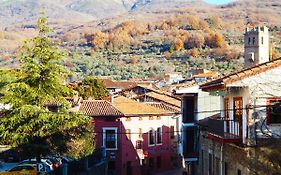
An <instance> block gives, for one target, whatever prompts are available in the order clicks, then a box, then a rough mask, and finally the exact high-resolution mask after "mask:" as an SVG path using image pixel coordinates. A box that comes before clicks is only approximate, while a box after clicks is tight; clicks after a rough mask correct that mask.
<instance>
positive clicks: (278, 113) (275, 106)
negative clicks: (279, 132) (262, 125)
mask: <svg viewBox="0 0 281 175" xmlns="http://www.w3.org/2000/svg"><path fill="white" fill-rule="evenodd" d="M267 103H268V107H267V124H280V123H281V99H271V100H268V102H267Z"/></svg>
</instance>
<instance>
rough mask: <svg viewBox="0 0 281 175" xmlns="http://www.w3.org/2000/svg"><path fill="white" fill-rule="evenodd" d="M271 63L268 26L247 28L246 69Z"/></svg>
mask: <svg viewBox="0 0 281 175" xmlns="http://www.w3.org/2000/svg"><path fill="white" fill-rule="evenodd" d="M267 61H269V33H268V28H267V27H266V26H258V27H255V28H253V29H249V28H248V27H247V28H246V31H245V34H244V63H245V67H250V66H253V65H257V64H261V63H265V62H267Z"/></svg>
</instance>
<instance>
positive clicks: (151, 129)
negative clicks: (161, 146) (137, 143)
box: [147, 128, 156, 147]
mask: <svg viewBox="0 0 281 175" xmlns="http://www.w3.org/2000/svg"><path fill="white" fill-rule="evenodd" d="M150 131H152V134H153V138H154V143H153V144H149V143H150ZM147 140H148V147H151V146H155V143H156V140H155V131H154V129H153V128H150V129H149V131H148V139H147Z"/></svg>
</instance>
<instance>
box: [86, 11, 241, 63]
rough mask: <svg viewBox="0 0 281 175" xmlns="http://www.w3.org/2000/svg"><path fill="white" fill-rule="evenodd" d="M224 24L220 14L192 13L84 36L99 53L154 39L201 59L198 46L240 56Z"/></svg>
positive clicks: (123, 48) (222, 55) (129, 23)
mask: <svg viewBox="0 0 281 175" xmlns="http://www.w3.org/2000/svg"><path fill="white" fill-rule="evenodd" d="M222 27H223V22H222V20H221V19H220V18H219V17H216V16H214V17H210V18H206V19H200V18H199V17H196V16H192V15H175V16H173V17H170V19H168V20H167V19H166V20H162V21H159V22H157V23H149V22H144V21H133V20H129V21H125V22H122V23H121V24H119V25H117V26H115V27H114V28H112V29H108V30H104V31H97V32H93V33H85V35H84V37H85V38H86V39H87V42H88V43H90V44H91V45H92V47H93V50H94V51H95V52H100V51H105V50H107V51H126V50H130V48H133V47H140V46H142V45H144V42H143V41H145V40H153V39H154V40H160V41H161V42H162V43H163V44H165V45H166V46H167V45H168V46H169V48H168V49H167V48H166V52H170V55H171V54H172V53H173V52H174V51H184V50H186V51H187V52H186V53H188V54H189V55H190V56H192V57H195V58H197V57H198V56H200V51H199V50H198V49H207V48H209V49H212V48H216V49H217V48H219V49H220V51H222V52H224V53H221V52H212V55H213V56H214V53H217V54H218V55H217V56H219V57H224V58H226V59H234V58H237V56H236V55H239V53H237V51H235V50H233V49H230V47H229V45H228V43H227V42H226V40H225V37H224V36H223V35H222V34H221V33H220V32H221V30H220V29H221V28H222ZM164 50H165V49H164ZM229 52H231V53H229ZM225 53H229V54H225ZM165 55H167V53H166V54H165ZM230 55H235V56H230ZM228 56H230V57H228Z"/></svg>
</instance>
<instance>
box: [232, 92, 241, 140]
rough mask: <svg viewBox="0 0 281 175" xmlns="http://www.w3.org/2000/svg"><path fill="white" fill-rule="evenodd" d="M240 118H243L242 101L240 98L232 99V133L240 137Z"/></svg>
mask: <svg viewBox="0 0 281 175" xmlns="http://www.w3.org/2000/svg"><path fill="white" fill-rule="evenodd" d="M242 117H243V99H242V97H234V98H233V118H234V122H235V124H237V126H234V133H235V134H237V135H239V136H242Z"/></svg>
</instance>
